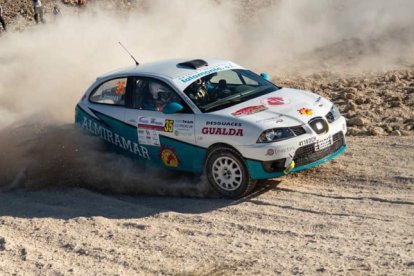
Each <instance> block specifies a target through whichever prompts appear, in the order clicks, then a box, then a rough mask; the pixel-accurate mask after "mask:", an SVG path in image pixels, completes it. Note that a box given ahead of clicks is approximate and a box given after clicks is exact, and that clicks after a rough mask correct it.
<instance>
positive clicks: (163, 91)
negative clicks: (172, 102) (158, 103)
mask: <svg viewBox="0 0 414 276" xmlns="http://www.w3.org/2000/svg"><path fill="white" fill-rule="evenodd" d="M149 91H150V93H151V96H152V98H153V99H154V100H163V101H164V100H168V99H169V98H170V97H171V92H172V91H171V89H169V88H168V87H166V86H165V85H162V84H160V83H158V82H150V84H149Z"/></svg>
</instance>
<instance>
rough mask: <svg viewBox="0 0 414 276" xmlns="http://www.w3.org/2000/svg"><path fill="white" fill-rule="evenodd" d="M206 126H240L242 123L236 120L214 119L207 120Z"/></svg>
mask: <svg viewBox="0 0 414 276" xmlns="http://www.w3.org/2000/svg"><path fill="white" fill-rule="evenodd" d="M206 125H207V126H232V127H241V126H242V124H241V123H238V122H215V121H207V122H206Z"/></svg>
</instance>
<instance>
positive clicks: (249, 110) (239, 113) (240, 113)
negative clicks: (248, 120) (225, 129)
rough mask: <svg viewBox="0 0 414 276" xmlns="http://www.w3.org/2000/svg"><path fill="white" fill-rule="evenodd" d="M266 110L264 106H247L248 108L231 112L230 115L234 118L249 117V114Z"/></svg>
mask: <svg viewBox="0 0 414 276" xmlns="http://www.w3.org/2000/svg"><path fill="white" fill-rule="evenodd" d="M266 109H267V107H266V106H264V105H255V106H248V107H245V108H242V109H239V110H237V111H236V112H233V113H232V115H234V116H243V115H250V114H254V113H257V112H260V111H263V110H266Z"/></svg>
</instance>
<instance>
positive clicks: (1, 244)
mask: <svg viewBox="0 0 414 276" xmlns="http://www.w3.org/2000/svg"><path fill="white" fill-rule="evenodd" d="M4 250H6V239H5V238H3V237H0V251H4Z"/></svg>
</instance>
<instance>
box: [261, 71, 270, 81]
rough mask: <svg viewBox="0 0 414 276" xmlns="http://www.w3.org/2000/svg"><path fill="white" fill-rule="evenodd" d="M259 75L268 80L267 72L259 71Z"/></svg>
mask: <svg viewBox="0 0 414 276" xmlns="http://www.w3.org/2000/svg"><path fill="white" fill-rule="evenodd" d="M260 76H261V77H262V78H264V79H265V80H267V81H270V76H269V75H268V74H267V73H261V74H260Z"/></svg>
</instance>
